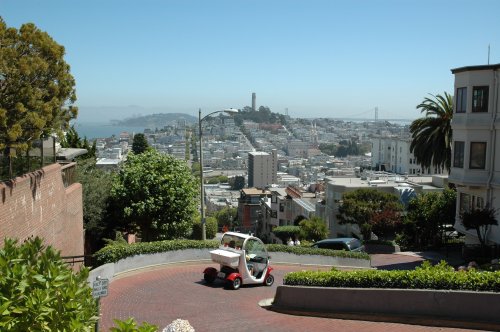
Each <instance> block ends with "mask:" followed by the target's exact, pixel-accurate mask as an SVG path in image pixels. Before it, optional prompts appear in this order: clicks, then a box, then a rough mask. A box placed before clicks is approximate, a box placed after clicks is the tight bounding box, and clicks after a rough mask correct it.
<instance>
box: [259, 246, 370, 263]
mask: <svg viewBox="0 0 500 332" xmlns="http://www.w3.org/2000/svg"><path fill="white" fill-rule="evenodd" d="M266 247H267V250H268V251H269V252H287V253H290V254H295V255H322V256H332V257H343V258H357V259H370V255H368V254H367V253H364V252H353V251H345V250H331V249H317V248H307V247H303V246H287V245H284V244H268V245H266Z"/></svg>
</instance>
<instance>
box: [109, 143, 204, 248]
mask: <svg viewBox="0 0 500 332" xmlns="http://www.w3.org/2000/svg"><path fill="white" fill-rule="evenodd" d="M198 185H199V183H198V181H197V180H196V179H195V178H194V177H193V176H192V175H191V171H190V170H189V167H188V166H187V164H186V162H185V161H183V160H178V159H176V158H174V157H173V156H171V155H167V154H162V153H160V152H158V151H156V150H154V149H149V150H147V151H145V152H144V153H141V154H132V155H130V156H129V157H128V159H127V161H126V162H125V163H124V164H123V167H122V169H121V170H120V172H119V173H118V175H117V177H116V180H115V182H114V183H113V188H112V190H111V200H112V209H113V210H114V211H116V212H117V213H118V214H117V218H119V220H122V221H123V224H122V225H121V226H122V227H123V228H125V229H126V230H128V231H134V230H136V229H137V230H138V231H139V233H140V235H141V237H142V240H143V241H156V240H166V239H175V238H182V237H188V236H189V235H190V232H191V230H192V225H193V216H194V215H195V213H196V211H197V206H198V201H199V199H198V194H199V191H198V188H199V187H198Z"/></svg>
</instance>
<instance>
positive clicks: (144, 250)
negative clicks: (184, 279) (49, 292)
mask: <svg viewBox="0 0 500 332" xmlns="http://www.w3.org/2000/svg"><path fill="white" fill-rule="evenodd" d="M219 244H220V242H219V241H216V240H207V241H199V240H167V241H158V242H139V243H133V244H113V245H108V246H106V247H104V248H102V249H101V250H99V251H98V252H96V253H95V254H94V260H95V262H96V265H97V266H99V265H103V264H106V263H116V262H118V261H119V260H120V259H124V258H127V257H131V256H135V255H142V254H155V253H160V252H166V251H175V250H185V249H215V248H218V247H219ZM267 250H268V251H269V252H287V253H291V254H296V255H323V256H333V257H345V258H357V259H370V256H369V255H368V254H366V253H359V252H350V251H342V250H329V249H316V248H305V247H297V246H286V245H283V244H268V245H267Z"/></svg>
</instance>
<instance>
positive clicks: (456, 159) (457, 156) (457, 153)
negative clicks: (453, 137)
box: [453, 141, 465, 168]
mask: <svg viewBox="0 0 500 332" xmlns="http://www.w3.org/2000/svg"><path fill="white" fill-rule="evenodd" d="M464 151H465V142H459V141H455V147H454V149H453V167H458V168H463V167H464Z"/></svg>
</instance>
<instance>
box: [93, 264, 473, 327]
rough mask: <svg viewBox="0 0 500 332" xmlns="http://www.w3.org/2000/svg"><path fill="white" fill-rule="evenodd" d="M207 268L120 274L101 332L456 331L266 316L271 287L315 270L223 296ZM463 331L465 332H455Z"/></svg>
mask: <svg viewBox="0 0 500 332" xmlns="http://www.w3.org/2000/svg"><path fill="white" fill-rule="evenodd" d="M420 261H421V258H419V257H414V256H405V255H373V256H372V264H373V265H374V266H379V267H382V268H384V267H387V268H393V267H395V266H398V265H399V264H402V265H401V266H402V267H405V266H407V267H410V266H414V265H415V264H418V263H419V262H420ZM206 266H214V267H218V265H216V264H213V263H211V262H209V263H201V262H196V263H190V264H187V263H183V264H172V265H166V266H161V267H156V268H151V269H143V270H139V271H135V272H131V273H127V274H124V275H122V276H120V277H119V278H117V279H115V280H114V281H113V282H112V283H111V284H110V286H109V295H108V296H107V297H104V298H102V299H101V321H100V328H101V330H102V331H109V328H110V327H112V326H113V319H127V318H128V317H135V319H136V321H137V322H139V323H142V322H143V321H146V322H148V323H152V324H155V325H158V326H159V328H160V331H161V330H162V329H163V328H164V327H165V326H167V325H168V324H170V323H171V322H172V321H173V320H175V319H177V318H182V319H187V320H188V321H189V322H190V324H191V325H192V326H193V327H194V328H195V330H196V331H197V332H201V331H223V330H224V331H283V332H285V331H286V332H290V331H311V330H315V331H353V332H361V331H367V332H368V331H370V332H373V331H397V332H403V331H458V329H456V328H440V327H428V326H418V325H405V324H396V323H383V322H370V321H356V320H342V319H332V318H318V317H308V316H293V315H286V314H281V313H276V312H272V311H268V310H266V309H263V308H261V307H260V306H259V305H258V303H259V301H261V300H263V299H269V298H272V297H274V294H275V292H276V287H277V286H278V285H281V284H282V282H283V276H284V275H285V274H286V273H287V272H291V271H297V270H304V269H317V268H313V267H305V266H293V265H275V266H274V268H275V270H274V271H273V274H274V275H275V278H276V281H275V283H274V285H273V286H272V287H264V286H243V287H242V288H240V289H239V290H237V291H232V290H227V289H225V288H224V285H223V283H222V282H220V283H219V282H216V283H215V284H213V285H207V284H205V282H204V281H203V280H202V279H203V269H204V268H205V267H206ZM460 331H467V330H465V329H464V330H460Z"/></svg>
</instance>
